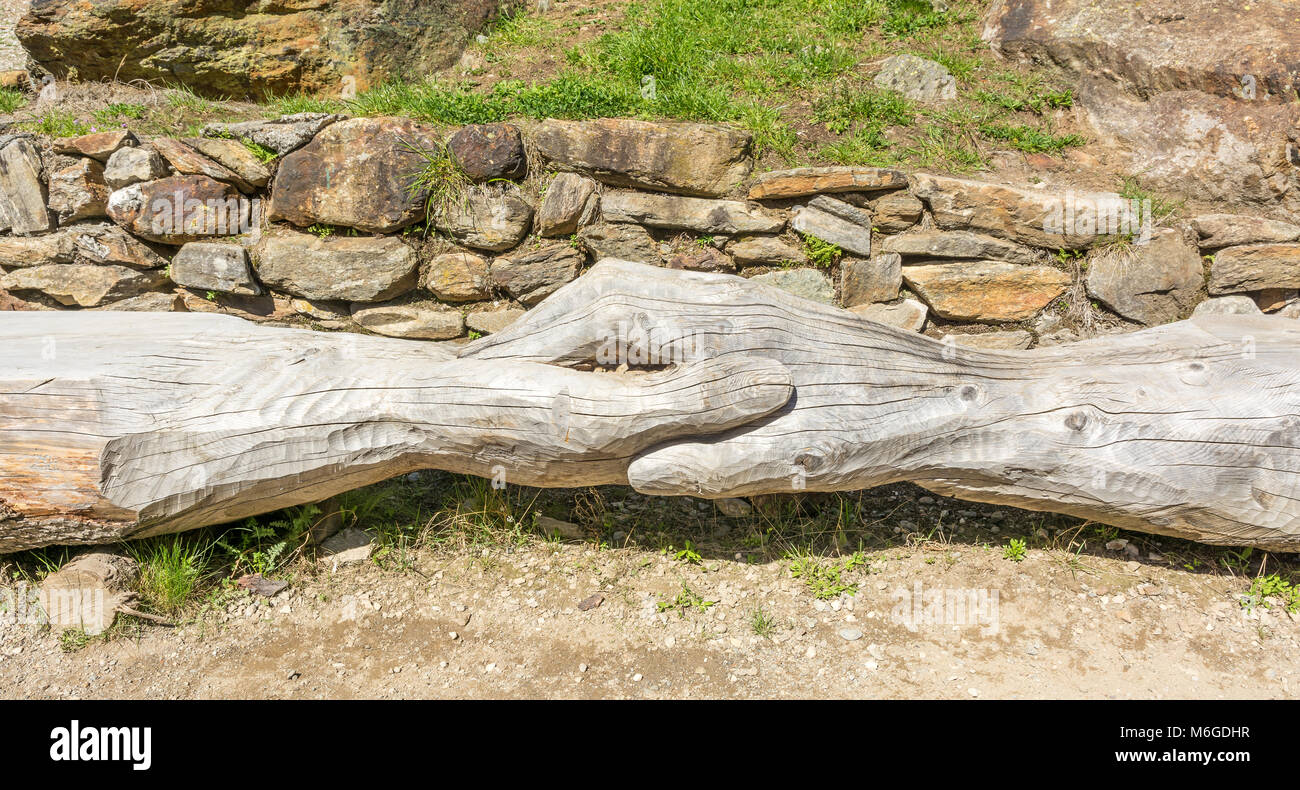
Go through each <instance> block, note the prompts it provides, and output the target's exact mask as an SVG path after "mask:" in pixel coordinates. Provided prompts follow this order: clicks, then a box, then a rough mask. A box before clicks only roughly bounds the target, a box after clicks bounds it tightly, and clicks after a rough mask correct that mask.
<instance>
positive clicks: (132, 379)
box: [0, 312, 791, 551]
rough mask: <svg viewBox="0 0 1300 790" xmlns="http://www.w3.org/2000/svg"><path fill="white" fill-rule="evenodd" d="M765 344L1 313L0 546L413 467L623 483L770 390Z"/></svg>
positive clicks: (248, 507) (65, 539)
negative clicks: (586, 343)
mask: <svg viewBox="0 0 1300 790" xmlns="http://www.w3.org/2000/svg"><path fill="white" fill-rule="evenodd" d="M790 395H791V386H790V377H789V373H788V372H787V371H785V370H784V368H782V366H781V365H780V364H779V363H777V362H773V361H771V360H767V359H757V358H753V359H744V358H740V357H735V358H731V359H726V360H703V361H701V362H699V363H697V364H688V365H683V366H680V367H676V368H674V369H672V370H667V371H662V372H659V373H654V374H649V375H630V376H616V375H612V374H598V373H590V372H582V371H577V370H568V369H565V368H560V367H554V366H549V365H541V364H537V363H529V362H519V363H514V362H510V363H503V362H499V361H486V360H458V359H455V358H454V357H453V356H452V355H451V354H450V353H448V352H446V351H443V350H441V349H439V348H438V347H436V346H432V345H429V344H426V343H420V342H415V341H403V340H394V339H390V338H377V337H368V336H362V335H356V334H348V333H323V332H311V331H306V330H294V329H279V328H271V327H260V326H256V325H253V324H250V323H247V322H245V321H242V320H240V319H237V318H233V317H229V316H220V315H206V314H194V313H157V314H148V313H107V312H106V313H89V312H78V313H66V312H49V313H19V312H10V313H3V314H0V551H15V550H19V549H25V548H32V547H36V546H42V545H49V544H55V543H99V542H105V541H108V540H113V539H118V538H127V537H144V536H148V535H155V534H160V533H164V532H175V531H179V530H184V529H189V528H193V527H198V526H202V525H206V524H214V523H222V522H227V521H231V520H235V519H239V518H243V517H245V516H249V515H254V514H258V513H264V512H268V511H272V510H276V509H279V508H282V507H286V506H289V505H294V504H302V503H306V502H315V501H318V500H321V499H324V498H326V497H329V496H332V495H334V494H337V493H340V492H342V491H347V490H350V489H353V488H356V487H359V486H363V485H367V484H370V483H373V482H377V481H379V480H383V479H385V478H388V477H392V476H394V475H398V474H402V473H405V472H409V471H412V470H415V469H430V468H432V469H446V470H450V471H456V472H465V473H470V474H479V475H484V476H491V475H492V474H493V470H494V468H497V467H501V468H503V469H504V474H505V478H506V480H507V481H508V482H509V483H518V484H525V485H544V486H571V485H598V484H602V483H623V482H626V469H627V466H628V464H629V462H630V461H631V459H632V458H633V457H634V456H635V455H636V453H638V452H639V451H641V450H643V449H645V448H647V447H650V446H653V445H656V444H658V443H662V442H663V441H665V440H667V439H669V438H672V437H676V436H696V435H699V434H707V433H711V432H714V431H718V430H725V429H727V428H731V427H735V426H738V425H741V424H743V423H745V422H746V421H748V420H750V419H753V418H754V417H757V416H762V415H765V414H768V413H770V412H772V411H773V410H775V409H776V408H779V407H780V406H781V405H783V404H784V403H785V401H786V400H787V399H788V398H789V397H790Z"/></svg>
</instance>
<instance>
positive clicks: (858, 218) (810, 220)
mask: <svg viewBox="0 0 1300 790" xmlns="http://www.w3.org/2000/svg"><path fill="white" fill-rule="evenodd" d="M790 227H792V228H794V229H795V230H796V231H798V232H799V233H804V234H807V235H810V236H815V237H817V238H819V239H821V240H822V241H824V242H828V243H830V244H834V245H835V246H836V247H839V248H840V249H842V250H844V251H845V252H848V253H851V254H853V255H858V256H861V257H863V258H869V257H871V214H870V212H868V211H866V210H865V209H860V208H858V207H856V206H852V205H850V204H848V203H845V202H844V201H842V200H836V199H834V198H830V197H826V196H825V195H820V196H818V197H816V198H813V199H812V200H811V201H809V203H808V205H806V206H802V207H800V208H798V209H795V212H794V215H793V216H792V217H791V219H790Z"/></svg>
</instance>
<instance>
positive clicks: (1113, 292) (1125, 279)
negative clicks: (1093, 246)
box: [1087, 228, 1205, 326]
mask: <svg viewBox="0 0 1300 790" xmlns="http://www.w3.org/2000/svg"><path fill="white" fill-rule="evenodd" d="M1204 279H1205V278H1204V274H1203V267H1202V265H1201V255H1200V252H1199V251H1198V250H1197V248H1196V247H1195V245H1192V244H1189V243H1187V241H1186V240H1185V239H1184V238H1183V235H1182V233H1180V232H1177V231H1175V230H1172V229H1170V228H1162V229H1160V230H1159V231H1157V232H1156V234H1155V236H1154V237H1153V238H1151V240H1150V241H1148V242H1147V243H1145V244H1133V245H1131V246H1129V247H1128V248H1127V249H1126V250H1124V251H1123V252H1118V253H1110V254H1102V255H1098V256H1095V257H1094V258H1093V259H1092V261H1091V262H1090V263H1089V265H1088V276H1087V288H1088V295H1089V296H1091V297H1092V298H1094V299H1098V300H1100V301H1101V302H1103V303H1104V304H1105V305H1106V306H1107V307H1109V308H1110V309H1112V310H1114V311H1115V312H1117V313H1119V314H1120V315H1122V316H1124V317H1125V318H1127V319H1129V320H1132V321H1137V322H1138V323H1140V324H1145V325H1147V326H1155V325H1156V324H1163V323H1167V322H1169V321H1174V320H1177V319H1179V318H1182V317H1185V316H1186V315H1187V314H1189V313H1190V312H1191V309H1192V307H1194V306H1195V304H1196V297H1197V294H1199V293H1200V290H1201V284H1202V283H1203V282H1204Z"/></svg>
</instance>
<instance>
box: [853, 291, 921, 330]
mask: <svg viewBox="0 0 1300 790" xmlns="http://www.w3.org/2000/svg"><path fill="white" fill-rule="evenodd" d="M849 312H851V313H854V314H856V315H859V316H861V317H863V318H865V319H867V320H868V321H875V322H876V323H878V324H885V325H886V326H895V327H898V328H899V329H906V330H907V331H909V332H920V331H922V330H923V329H925V319H926V316H927V315H928V314H929V312H930V309H929V308H928V307H926V306H925V305H924V304H922V303H920V302H918V301H916V300H915V299H903V300H901V301H899V302H895V303H893V304H863V305H858V306H857V307H850V308H849Z"/></svg>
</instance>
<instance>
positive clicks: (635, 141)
mask: <svg viewBox="0 0 1300 790" xmlns="http://www.w3.org/2000/svg"><path fill="white" fill-rule="evenodd" d="M533 142H534V144H535V145H536V146H537V149H538V151H539V152H540V153H541V155H542V156H543V157H545V158H546V159H547V160H549V161H550V162H552V163H553V164H554V165H555V166H556V167H557V168H558V169H561V170H572V171H576V172H579V173H585V174H587V175H590V176H592V177H594V178H596V179H597V180H598V181H602V182H604V183H607V184H613V185H615V186H624V187H635V188H644V189H652V190H658V191H662V192H676V193H679V194H683V195H700V196H704V197H718V196H722V195H726V194H728V193H730V192H731V191H732V190H734V189H736V188H737V187H738V186H740V184H741V182H742V181H744V180H745V177H746V176H748V175H749V171H750V168H751V167H752V166H753V160H752V157H751V148H752V146H753V139H752V137H751V136H750V135H749V134H748V133H747V132H742V131H739V130H737V129H732V128H729V127H723V126H708V125H704V124H693V123H652V122H649V121H634V120H628V119H616V118H606V119H601V120H596V121H560V120H547V121H543V122H542V124H541V126H540V127H539V128H538V129H537V131H536V133H535V134H534V135H533Z"/></svg>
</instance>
